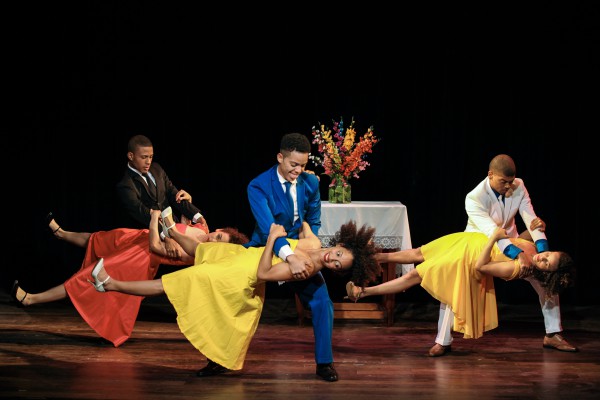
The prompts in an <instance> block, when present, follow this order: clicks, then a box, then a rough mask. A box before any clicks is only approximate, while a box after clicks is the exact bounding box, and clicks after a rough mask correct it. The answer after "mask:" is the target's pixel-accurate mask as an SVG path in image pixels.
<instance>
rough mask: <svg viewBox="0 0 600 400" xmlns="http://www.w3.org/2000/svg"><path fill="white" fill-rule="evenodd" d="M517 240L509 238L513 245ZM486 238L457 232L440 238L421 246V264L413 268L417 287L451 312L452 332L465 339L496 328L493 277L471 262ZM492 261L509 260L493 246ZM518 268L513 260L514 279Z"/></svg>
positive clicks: (479, 251)
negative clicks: (421, 288)
mask: <svg viewBox="0 0 600 400" xmlns="http://www.w3.org/2000/svg"><path fill="white" fill-rule="evenodd" d="M520 240H521V239H511V241H513V242H514V243H517V245H518V242H519V241H520ZM487 241H488V238H487V237H486V236H485V235H484V234H482V233H477V232H459V233H453V234H450V235H446V236H443V237H441V238H439V239H436V240H434V241H431V242H429V243H427V244H425V245H423V246H421V252H422V254H423V258H424V259H425V261H423V262H422V263H421V264H419V265H418V266H417V267H416V270H417V273H418V274H419V276H420V277H421V278H422V279H423V281H422V282H421V286H422V287H423V288H424V289H425V290H427V292H429V294H431V295H432V296H433V297H435V298H436V299H437V300H439V301H440V302H442V303H445V304H446V305H447V306H448V307H450V309H451V310H452V311H453V312H454V330H455V331H457V332H461V333H463V334H464V338H465V339H477V338H479V337H481V336H483V332H486V331H489V330H491V329H494V328H496V327H498V310H497V305H496V292H495V290H494V278H493V277H492V276H490V275H485V274H480V273H479V272H477V270H476V269H475V263H476V262H477V258H478V257H479V254H480V253H481V250H482V249H483V247H484V246H485V244H486V243H487ZM491 260H492V261H510V258H508V257H506V256H505V255H504V254H502V253H501V252H500V249H498V246H494V247H493V249H492V252H491ZM519 270H520V266H519V263H518V261H515V272H514V273H513V275H512V277H511V278H510V279H514V278H515V277H517V276H518V274H519Z"/></svg>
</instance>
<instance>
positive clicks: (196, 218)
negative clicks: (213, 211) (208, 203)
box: [192, 213, 202, 224]
mask: <svg viewBox="0 0 600 400" xmlns="http://www.w3.org/2000/svg"><path fill="white" fill-rule="evenodd" d="M200 218H202V214H200V213H196V215H194V218H192V223H194V224H196V223H198V220H199V219H200Z"/></svg>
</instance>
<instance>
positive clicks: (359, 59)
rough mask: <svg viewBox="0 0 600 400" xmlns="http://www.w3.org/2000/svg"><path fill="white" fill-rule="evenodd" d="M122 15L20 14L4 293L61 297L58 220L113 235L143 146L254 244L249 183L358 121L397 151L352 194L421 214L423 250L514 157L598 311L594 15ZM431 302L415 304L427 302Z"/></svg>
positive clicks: (518, 294)
mask: <svg viewBox="0 0 600 400" xmlns="http://www.w3.org/2000/svg"><path fill="white" fill-rule="evenodd" d="M124 3H126V2H115V3H114V4H113V3H111V2H102V3H101V4H94V3H93V2H86V3H85V4H83V5H78V6H76V7H75V8H73V6H69V7H67V6H62V5H56V4H52V5H49V6H42V7H44V8H41V9H40V8H36V9H23V10H19V12H17V13H15V14H11V16H12V17H13V18H14V19H13V20H14V21H15V22H16V23H15V29H14V30H13V31H12V32H11V35H10V36H9V37H10V38H11V40H9V43H8V50H9V52H10V53H9V54H10V55H11V56H10V57H8V58H7V62H8V63H9V65H10V66H11V67H12V68H11V72H10V73H9V75H8V81H9V82H10V87H11V89H13V88H14V89H15V90H14V91H13V90H11V91H10V94H11V95H10V101H9V103H10V106H9V108H7V109H8V110H9V114H10V115H9V117H11V119H15V120H16V121H15V122H16V123H15V124H14V125H12V127H10V128H8V129H7V131H6V135H5V139H4V140H5V142H4V145H5V146H6V148H5V151H4V153H5V154H6V155H7V157H5V161H7V164H6V172H5V176H6V177H8V182H9V185H8V186H7V187H6V188H5V191H4V193H5V195H4V198H5V201H4V205H3V209H4V214H5V222H6V225H5V227H6V231H5V234H7V235H8V236H9V239H8V242H7V243H8V245H9V248H8V249H7V250H6V251H5V252H3V253H5V254H4V255H3V257H4V258H5V261H4V262H3V263H2V264H3V265H2V274H3V276H2V281H3V285H4V286H5V287H7V286H8V285H9V283H10V282H11V281H12V279H14V278H19V279H20V280H21V281H22V283H23V284H24V285H25V286H26V287H28V288H29V290H39V289H45V288H47V287H49V286H50V285H55V284H58V283H61V282H63V281H64V280H65V279H66V278H68V277H69V276H70V274H72V273H73V272H74V271H75V270H76V269H77V268H78V266H79V263H80V261H81V257H82V255H83V251H79V250H78V249H75V248H73V247H70V246H67V245H64V244H63V243H60V242H58V241H56V240H55V239H54V238H53V237H52V236H51V235H50V234H49V233H48V229H47V227H46V226H45V224H44V223H43V220H44V216H45V215H46V213H47V212H48V211H53V212H54V213H55V214H56V215H57V219H58V221H59V223H60V224H61V225H63V226H64V227H65V228H66V229H69V230H81V231H96V230H101V229H111V228H115V227H117V225H116V221H115V218H114V215H115V210H116V202H115V197H114V195H115V193H114V186H115V184H116V182H117V181H118V180H119V179H120V177H121V175H122V174H123V171H124V168H125V164H126V151H127V149H126V145H127V140H128V138H129V137H130V136H132V135H134V134H138V133H141V134H145V135H147V136H148V137H150V138H151V139H152V141H153V143H154V150H155V161H156V162H159V163H160V164H162V166H163V167H164V168H165V169H166V171H167V172H168V174H169V176H170V178H171V179H172V181H173V182H174V183H175V184H176V186H177V187H178V188H181V189H185V190H187V191H188V192H190V193H191V194H192V195H193V199H194V203H195V204H197V205H198V206H199V207H200V208H201V209H202V211H203V213H204V215H205V216H206V218H207V220H208V222H209V224H210V226H211V228H217V227H222V226H237V227H239V228H240V229H241V230H243V231H245V232H247V233H250V231H251V229H252V226H253V219H252V216H251V213H250V210H249V207H248V204H247V198H246V185H247V184H248V182H249V181H250V179H252V178H253V177H254V176H255V175H257V174H258V173H260V172H262V171H263V170H265V169H266V168H268V167H270V166H271V165H272V164H273V163H275V162H276V159H275V156H276V153H277V151H278V143H279V138H280V137H281V135H282V134H284V133H287V132H291V131H298V132H301V133H304V134H306V135H307V136H310V132H311V128H312V126H313V125H315V124H316V123H318V122H319V121H320V122H329V121H330V120H331V119H332V118H335V119H339V117H340V116H343V117H344V119H345V120H346V121H349V120H350V118H352V117H354V118H355V119H356V121H357V127H358V132H359V133H360V134H362V133H364V132H365V130H366V128H367V127H368V126H369V125H373V126H374V128H375V133H376V135H378V136H379V137H380V138H381V139H382V140H381V142H380V143H379V144H378V145H377V146H376V147H375V149H374V153H373V154H372V155H371V156H370V157H369V161H370V162H371V164H372V165H371V166H370V167H369V168H368V169H367V170H366V171H364V172H363V173H362V174H361V176H360V178H359V179H355V180H352V181H351V183H352V196H353V200H356V201H358V200H397V201H401V202H402V203H403V204H405V205H406V206H407V209H408V217H409V223H410V229H411V236H412V243H413V246H415V247H416V246H419V245H421V244H424V243H426V242H428V241H430V240H432V239H434V238H437V237H439V236H442V235H444V234H447V233H451V232H456V231H462V230H463V229H464V227H465V223H466V213H465V211H464V197H465V194H466V193H467V192H468V191H469V190H470V189H472V188H473V187H474V186H475V185H476V184H477V183H479V182H480V181H481V180H482V179H483V178H484V177H485V176H486V173H487V169H488V162H489V160H490V159H491V158H492V157H493V156H494V155H496V154H498V153H508V154H510V155H511V156H512V157H513V158H514V159H515V161H516V163H517V175H518V176H519V177H521V178H523V179H524V180H525V183H526V185H527V188H528V189H529V192H530V195H531V196H532V198H533V203H534V206H535V209H536V211H537V213H538V215H539V216H540V217H542V218H543V219H544V220H545V221H546V223H547V225H548V229H547V234H548V236H549V241H550V245H551V247H552V248H554V249H561V250H565V251H567V252H569V253H570V254H571V255H572V256H573V257H574V258H575V260H576V262H577V264H578V266H579V278H580V279H579V282H578V286H577V287H576V288H575V289H572V290H569V291H568V292H567V293H565V295H563V296H562V300H563V302H571V303H589V302H595V303H597V302H598V301H599V300H600V296H599V294H598V290H596V286H597V285H596V281H597V280H598V278H599V274H598V268H597V265H596V264H597V263H595V262H593V261H592V262H590V261H589V259H590V257H592V260H593V259H594V258H595V257H593V256H592V253H591V252H588V249H590V248H593V247H592V246H593V244H592V240H591V238H590V237H588V236H586V235H584V231H585V232H588V234H591V233H592V232H593V228H594V227H595V225H596V224H595V223H593V224H590V223H589V222H591V221H597V217H596V216H595V214H596V213H595V208H592V206H591V198H593V196H594V195H595V194H594V193H595V188H594V186H595V185H594V184H593V182H594V181H595V176H593V175H592V172H595V171H594V170H591V169H590V164H592V162H591V161H593V158H591V157H593V156H594V155H595V153H596V151H595V146H596V145H595V140H594V137H595V136H596V135H597V132H598V130H597V125H596V124H594V122H595V121H594V117H595V116H596V114H597V105H598V104H597V98H598V90H597V89H598V85H597V83H598V78H597V76H598V73H599V72H600V71H599V68H598V32H597V21H598V18H597V17H598V15H597V12H596V9H595V7H594V6H592V5H591V4H592V2H589V4H588V3H578V2H570V5H569V6H568V7H567V6H565V5H564V4H562V5H561V4H558V5H554V4H552V3H545V4H544V5H530V6H523V5H520V6H519V7H518V8H514V9H512V8H504V9H491V7H490V9H466V8H465V9H460V8H443V9H441V8H433V9H426V7H423V8H424V9H423V10H418V11H413V10H392V9H390V10H386V9H376V7H370V8H369V9H352V10H346V9H344V10H336V12H334V13H329V12H325V11H324V10H310V12H308V13H304V12H302V13H300V10H298V12H297V13H296V12H288V13H281V14H280V15H279V16H278V17H271V16H270V15H271V14H269V13H267V14H263V13H262V10H257V9H254V10H243V11H242V10H235V12H233V10H227V12H216V11H210V12H209V11H208V10H202V9H197V10H196V9H185V8H175V7H174V6H171V5H166V3H160V4H157V5H153V4H147V3H144V4H142V3H141V2H140V3H136V4H133V5H132V4H130V3H127V4H124ZM445 7H448V6H445ZM269 11H270V12H275V13H276V12H277V11H276V10H269ZM302 11H305V10H302ZM348 11H350V12H348ZM265 12H266V11H265ZM584 137H585V140H584ZM590 158H591V159H590ZM317 172H320V170H318V169H317ZM584 182H585V183H584ZM328 183H329V179H328V178H327V177H326V176H325V177H323V178H322V180H321V189H322V195H323V198H324V199H326V188H327V184H328ZM584 184H587V185H588V186H587V187H584ZM584 227H585V228H584ZM14 228H16V229H14ZM420 290H421V289H420V288H415V289H413V292H412V293H413V294H412V295H413V296H415V297H418V298H419V299H421V300H423V301H429V300H430V298H429V297H428V296H427V295H424V294H423V293H421V292H420ZM498 292H499V297H500V300H501V301H512V302H522V301H527V302H531V301H536V298H535V294H534V291H533V290H532V289H531V288H530V287H529V285H528V284H526V283H523V282H511V283H503V282H499V283H498Z"/></svg>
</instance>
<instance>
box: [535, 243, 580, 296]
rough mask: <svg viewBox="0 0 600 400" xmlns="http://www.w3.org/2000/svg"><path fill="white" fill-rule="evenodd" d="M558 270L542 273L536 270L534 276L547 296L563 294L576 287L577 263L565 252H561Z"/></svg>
mask: <svg viewBox="0 0 600 400" xmlns="http://www.w3.org/2000/svg"><path fill="white" fill-rule="evenodd" d="M559 253H560V256H559V258H558V269H557V270H556V271H540V270H539V269H534V270H533V272H532V275H533V277H534V278H535V279H537V280H538V281H539V282H540V284H541V285H542V287H543V288H544V289H545V291H546V296H548V297H551V296H552V295H554V294H559V293H561V292H562V291H563V290H564V289H566V288H569V287H573V286H575V281H576V279H577V271H576V270H575V262H574V261H573V259H572V258H571V256H570V255H568V254H567V253H565V252H562V251H561V252H559Z"/></svg>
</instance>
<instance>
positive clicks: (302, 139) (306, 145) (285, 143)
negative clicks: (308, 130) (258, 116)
mask: <svg viewBox="0 0 600 400" xmlns="http://www.w3.org/2000/svg"><path fill="white" fill-rule="evenodd" d="M279 151H281V152H282V153H283V152H284V151H286V152H289V153H291V152H292V151H297V152H298V153H307V154H308V153H310V141H309V140H308V138H307V137H306V136H304V135H303V134H301V133H288V134H285V135H283V137H282V138H281V144H280V145H279Z"/></svg>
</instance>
